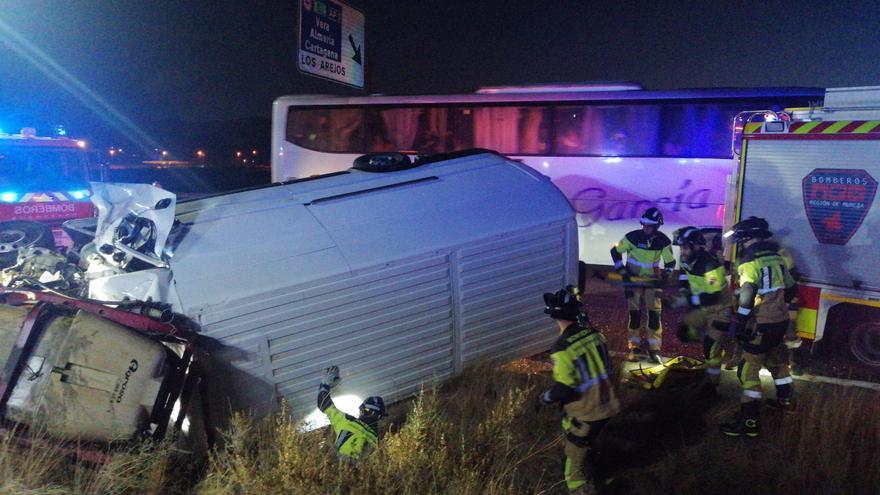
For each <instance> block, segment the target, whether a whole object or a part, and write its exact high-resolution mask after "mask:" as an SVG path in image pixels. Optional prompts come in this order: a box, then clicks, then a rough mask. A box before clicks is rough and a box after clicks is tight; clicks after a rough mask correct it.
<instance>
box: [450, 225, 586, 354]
mask: <svg viewBox="0 0 880 495" xmlns="http://www.w3.org/2000/svg"><path fill="white" fill-rule="evenodd" d="M565 227H566V226H565V225H560V224H556V225H551V226H547V227H544V228H542V229H535V230H531V231H528V232H524V233H518V234H517V235H515V236H505V237H503V238H501V239H498V240H495V241H492V242H487V243H481V244H479V245H476V246H473V247H470V248H468V249H464V250H461V251H460V253H459V257H458V269H459V279H460V280H461V285H460V287H461V291H460V293H459V296H460V301H461V302H460V304H461V313H460V322H461V323H460V327H461V328H462V363H463V364H464V365H467V364H469V363H472V362H474V361H477V360H480V359H486V358H492V359H505V358H510V357H512V356H523V355H528V354H530V353H535V352H540V351H542V350H546V349H548V348H549V347H550V345H551V344H552V342H553V340H554V339H555V338H556V336H557V334H558V329H557V328H556V324H555V323H554V322H553V321H552V320H551V319H549V318H548V317H547V315H545V314H544V311H543V308H544V306H543V302H542V299H541V295H542V294H543V293H545V292H551V291H556V290H559V289H560V288H561V287H563V286H564V285H565V284H566V283H572V280H571V277H570V276H569V273H566V267H565V266H564V265H561V264H559V263H558V262H556V260H558V259H559V258H560V257H565V254H564V253H565V251H566V248H567V246H566V233H565Z"/></svg>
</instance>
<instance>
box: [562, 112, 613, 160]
mask: <svg viewBox="0 0 880 495" xmlns="http://www.w3.org/2000/svg"><path fill="white" fill-rule="evenodd" d="M586 112H587V108H586V107H582V106H578V107H574V106H564V107H562V106H561V107H557V108H556V111H555V115H554V125H555V127H556V143H554V147H553V148H554V154H556V155H582V154H584V140H585V139H584V138H585V134H586V133H588V132H590V131H591V130H595V129H594V128H593V126H588V125H587V119H586V118H585V115H584V114H585V113H586ZM598 131H599V132H602V131H601V127H600V129H598Z"/></svg>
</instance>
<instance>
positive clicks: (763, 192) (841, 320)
mask: <svg viewBox="0 0 880 495" xmlns="http://www.w3.org/2000/svg"><path fill="white" fill-rule="evenodd" d="M753 117H756V118H753ZM752 120H755V121H754V122H752ZM757 120H760V121H761V122H757ZM741 121H742V123H743V124H744V125H743V126H742V128H743V129H742V135H741V141H739V142H738V143H737V141H738V140H737V139H735V151H737V150H736V148H737V147H738V148H739V150H738V153H736V154H735V158H737V159H738V167H736V170H735V172H734V173H735V175H734V177H733V179H734V180H732V181H731V184H732V186H733V187H731V191H729V192H731V193H732V194H729V195H728V198H727V208H726V209H727V212H728V217H727V218H726V221H725V224H726V225H725V228H729V227H730V226H731V225H733V223H735V222H737V221H739V220H741V219H744V218H748V217H749V216H757V217H763V218H765V219H766V220H767V221H768V222H769V224H770V229H771V231H773V233H774V238H775V240H777V241H778V242H779V243H780V244H781V246H782V247H783V248H785V249H786V250H787V251H788V252H789V253H791V255H792V257H793V258H794V262H795V267H796V269H797V270H798V271H799V272H800V279H799V282H798V299H799V301H800V309H799V312H798V317H797V331H798V335H800V336H801V337H803V338H805V339H811V340H813V341H814V342H818V341H820V340H822V339H823V338H828V340H832V338H833V342H835V343H842V342H845V343H846V344H847V345H848V346H849V349H850V350H851V351H852V354H853V355H854V356H855V357H856V358H858V359H859V360H860V361H862V362H863V363H866V364H868V365H870V366H880V263H878V257H877V247H878V239H880V206H877V205H875V199H876V193H877V181H878V179H880V159H878V157H880V86H878V87H857V88H830V89H828V90H826V94H825V99H824V105H823V106H822V107H814V108H806V109H792V110H788V111H786V112H785V113H781V114H774V115H769V116H768V115H760V116H757V113H756V114H754V115H745V116H741ZM832 314H833V316H834V317H833V318H829V317H830V316H831V315H832ZM832 320H833V321H834V322H835V324H834V325H831V324H827V323H828V322H831V321H832Z"/></svg>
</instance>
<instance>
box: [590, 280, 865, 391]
mask: <svg viewBox="0 0 880 495" xmlns="http://www.w3.org/2000/svg"><path fill="white" fill-rule="evenodd" d="M584 293H585V298H584V302H585V305H586V307H587V311H588V313H589V316H590V321H591V322H592V323H593V324H594V325H596V326H597V327H598V328H599V329H601V330H602V332H603V333H605V335H606V336H607V337H608V342H609V346H610V347H611V350H612V351H618V352H625V351H626V339H627V333H626V323H627V309H626V300H625V299H624V297H623V288H622V287H621V286H620V285H617V284H614V283H611V282H606V281H603V280H600V279H598V278H590V279H588V280H587V284H586V289H585V291H584ZM666 294H667V296H669V297H672V296H674V295H675V288H667V289H666ZM684 312H685V309H684V308H681V309H673V308H664V310H663V315H662V322H663V329H664V332H663V333H664V335H663V347H662V351H663V352H662V354H663V356H664V357H673V356H678V355H685V356H694V357H702V354H703V349H702V345H700V344H698V343H682V342H680V341H679V340H678V339H677V338H676V337H675V330H676V328H677V327H678V322H679V320H680V318H681V317H682V316H683V315H684ZM644 318H645V317H644V316H643V323H642V325H643V326H644V325H645V322H644ZM833 324H834V322H832V321H830V320H829V326H831V325H833ZM823 344H824V343H823ZM812 347H813V346H812V345H811V342H810V341H804V344H803V345H802V346H801V349H798V350H797V355H796V357H795V359H796V362H799V363H801V365H802V366H803V368H804V370H805V371H806V372H807V373H810V374H813V375H820V376H830V377H835V378H846V379H852V380H864V381H872V382H880V368H872V367H869V366H866V365H863V364H862V363H860V362H858V361H857V360H856V358H855V357H853V356H852V355H851V354H850V353H849V350H848V349H846V348H845V346H841V345H835V344H834V343H831V342H829V343H827V344H825V345H821V346H819V345H817V346H815V349H814V350H813V352H811V348H812Z"/></svg>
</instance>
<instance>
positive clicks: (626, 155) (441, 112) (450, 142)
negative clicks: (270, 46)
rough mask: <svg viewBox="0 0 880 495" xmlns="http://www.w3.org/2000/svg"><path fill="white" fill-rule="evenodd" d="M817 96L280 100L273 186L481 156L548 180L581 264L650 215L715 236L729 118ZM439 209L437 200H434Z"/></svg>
mask: <svg viewBox="0 0 880 495" xmlns="http://www.w3.org/2000/svg"><path fill="white" fill-rule="evenodd" d="M823 94H824V90H822V89H814V88H753V89H691V90H675V91H644V90H641V89H639V87H638V86H635V85H617V86H601V87H597V86H560V87H549V86H532V87H512V88H505V87H499V88H486V89H482V90H480V91H478V92H477V93H475V94H465V95H442V96H439V95H430V96H364V97H339V96H314V95H311V96H307V95H299V96H284V97H281V98H278V99H277V100H275V103H274V108H273V114H272V180H273V181H274V182H281V181H285V180H289V179H293V178H302V177H309V176H313V175H318V174H325V173H330V172H337V171H340V170H345V169H348V168H349V167H350V166H351V163H352V161H353V160H354V159H355V158H356V157H357V156H359V155H362V154H364V153H368V152H380V151H401V152H404V153H410V154H420V155H421V154H431V153H437V152H446V151H457V150H462V149H467V148H487V149H492V150H495V151H498V152H500V153H503V154H505V155H508V156H510V157H512V158H514V159H516V160H520V161H522V162H524V163H525V164H527V165H528V166H530V167H532V168H534V169H535V170H538V171H540V172H541V173H542V174H544V175H547V176H549V177H550V179H551V180H552V181H553V183H554V184H556V186H557V187H559V189H560V190H562V192H563V193H564V194H565V196H566V197H567V198H568V200H569V201H570V202H571V204H572V205H573V207H574V209H575V210H576V212H577V221H578V233H579V235H578V237H579V244H580V248H579V249H580V252H579V256H580V259H581V260H582V261H584V262H585V263H588V264H599V265H606V264H610V262H611V259H610V256H609V254H608V250H609V248H610V247H611V245H612V244H614V243H615V242H617V240H618V239H620V238H621V237H622V236H623V235H624V234H625V233H626V232H628V231H629V230H632V229H634V228H637V227H638V225H637V218H638V217H639V216H640V215H641V213H642V212H643V211H644V210H645V209H646V208H648V207H651V206H657V207H659V208H660V209H661V211H662V212H663V214H664V217H665V220H666V225H665V227H664V230H666V231H667V232H669V233H671V232H672V230H674V229H676V228H679V227H682V226H685V225H699V226H720V225H721V224H722V220H723V218H724V196H725V191H726V189H727V178H728V176H729V175H730V173H731V171H732V168H733V165H732V163H733V162H732V152H731V145H730V143H731V135H732V132H733V126H734V117H735V116H736V115H737V114H738V113H740V112H742V111H747V110H782V109H783V108H787V107H805V106H811V105H816V104H819V103H821V98H822V96H823ZM437 200H438V201H442V200H443V198H437Z"/></svg>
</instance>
